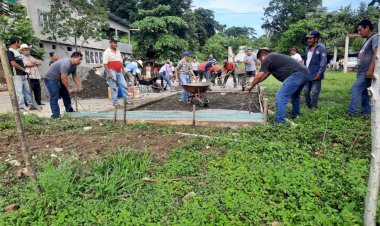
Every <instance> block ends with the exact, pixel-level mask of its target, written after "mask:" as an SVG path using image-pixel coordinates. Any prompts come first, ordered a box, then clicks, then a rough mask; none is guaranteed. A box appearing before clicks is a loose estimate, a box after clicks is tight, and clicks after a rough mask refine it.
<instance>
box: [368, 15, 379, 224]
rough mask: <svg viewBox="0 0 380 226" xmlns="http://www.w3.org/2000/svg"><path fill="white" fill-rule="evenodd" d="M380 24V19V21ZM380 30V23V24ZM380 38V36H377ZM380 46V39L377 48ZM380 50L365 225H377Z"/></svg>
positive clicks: (373, 91)
mask: <svg viewBox="0 0 380 226" xmlns="http://www.w3.org/2000/svg"><path fill="white" fill-rule="evenodd" d="M379 22H380V19H379ZM378 26H379V28H380V23H379V25H378ZM375 35H377V36H378V37H379V34H375ZM379 45H380V37H379V40H378V44H377V46H378V47H379ZM379 57H380V48H377V53H376V66H375V73H374V78H373V79H372V84H371V87H370V88H369V90H370V92H369V94H370V96H371V111H372V112H371V120H372V124H371V127H372V152H371V167H370V170H369V178H368V185H367V196H366V199H365V212H364V225H366V226H372V225H376V211H377V202H378V197H379V185H380V59H379Z"/></svg>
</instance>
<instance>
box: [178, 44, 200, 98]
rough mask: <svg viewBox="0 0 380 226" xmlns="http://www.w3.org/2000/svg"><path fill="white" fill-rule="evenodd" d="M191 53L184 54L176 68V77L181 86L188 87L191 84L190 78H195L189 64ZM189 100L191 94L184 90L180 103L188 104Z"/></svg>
mask: <svg viewBox="0 0 380 226" xmlns="http://www.w3.org/2000/svg"><path fill="white" fill-rule="evenodd" d="M189 58H190V53H189V52H188V51H185V52H183V53H182V60H180V61H179V62H178V64H177V67H176V68H175V77H176V79H177V81H179V84H180V85H187V84H189V83H190V76H194V77H195V75H194V72H193V70H192V68H191V62H189ZM188 100H189V94H188V93H187V91H186V90H183V92H182V95H181V98H180V99H179V101H181V102H187V101H188Z"/></svg>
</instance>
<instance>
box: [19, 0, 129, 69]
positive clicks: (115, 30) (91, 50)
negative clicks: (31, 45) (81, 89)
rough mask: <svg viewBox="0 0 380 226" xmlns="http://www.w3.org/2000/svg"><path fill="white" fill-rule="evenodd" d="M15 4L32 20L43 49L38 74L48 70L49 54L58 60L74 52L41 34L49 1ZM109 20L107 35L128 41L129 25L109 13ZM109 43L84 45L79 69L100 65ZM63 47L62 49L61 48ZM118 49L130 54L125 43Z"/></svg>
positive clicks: (68, 45)
mask: <svg viewBox="0 0 380 226" xmlns="http://www.w3.org/2000/svg"><path fill="white" fill-rule="evenodd" d="M17 3H19V4H22V5H23V6H24V7H25V8H26V10H27V13H28V16H29V17H30V19H31V20H32V26H33V30H34V32H35V35H36V36H37V37H38V38H39V39H40V40H41V43H40V47H41V48H44V49H45V57H44V59H45V61H44V63H43V65H42V66H41V67H40V72H41V73H42V74H44V73H45V72H46V70H47V69H48V67H49V66H48V65H49V61H50V57H49V52H57V53H58V55H59V56H60V58H64V57H67V55H71V53H72V52H73V51H75V49H74V47H73V46H72V43H71V42H68V41H59V43H58V44H59V46H57V45H56V43H55V42H53V41H50V40H48V38H47V36H46V35H42V34H41V32H42V30H43V27H44V18H43V12H47V11H49V10H50V5H51V1H49V0H17ZM108 18H109V25H110V26H109V27H110V29H109V31H108V35H109V36H112V37H115V38H118V36H119V35H120V34H121V33H123V34H125V35H128V37H129V38H128V40H130V30H129V24H128V22H127V21H126V20H123V19H121V18H119V17H117V16H115V15H113V14H111V13H109V14H108ZM108 46H109V41H108V40H101V41H93V40H90V41H89V42H88V43H85V44H84V46H83V48H82V53H83V55H84V57H83V61H82V64H81V67H88V68H92V67H93V66H94V65H100V64H101V63H102V53H103V51H104V50H105V49H106V48H108ZM62 47H63V48H62ZM118 48H119V49H120V51H121V53H122V54H129V55H130V54H132V46H131V45H130V43H129V44H125V43H119V45H118Z"/></svg>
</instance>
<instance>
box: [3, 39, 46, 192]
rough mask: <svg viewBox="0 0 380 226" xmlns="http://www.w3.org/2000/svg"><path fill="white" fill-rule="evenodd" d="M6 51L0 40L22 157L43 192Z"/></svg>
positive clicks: (38, 189)
mask: <svg viewBox="0 0 380 226" xmlns="http://www.w3.org/2000/svg"><path fill="white" fill-rule="evenodd" d="M5 53H6V48H5V45H4V42H3V41H2V40H0V60H1V65H2V66H3V70H4V75H5V79H6V81H7V86H8V91H9V96H10V98H11V103H12V109H13V115H14V117H15V121H16V130H17V135H18V138H19V141H20V143H21V153H22V157H23V159H24V162H25V166H26V168H27V169H28V172H29V174H30V177H31V178H32V179H33V180H35V181H36V182H37V192H38V193H42V192H43V188H42V187H41V186H40V185H39V183H38V179H37V176H36V172H35V168H34V166H33V163H32V158H31V156H30V153H29V150H28V146H27V144H26V139H25V133H24V127H23V124H22V121H21V116H20V109H19V107H18V101H17V96H16V91H15V87H14V84H13V76H12V73H11V68H10V66H9V63H8V62H9V60H8V57H7V55H6V54H5Z"/></svg>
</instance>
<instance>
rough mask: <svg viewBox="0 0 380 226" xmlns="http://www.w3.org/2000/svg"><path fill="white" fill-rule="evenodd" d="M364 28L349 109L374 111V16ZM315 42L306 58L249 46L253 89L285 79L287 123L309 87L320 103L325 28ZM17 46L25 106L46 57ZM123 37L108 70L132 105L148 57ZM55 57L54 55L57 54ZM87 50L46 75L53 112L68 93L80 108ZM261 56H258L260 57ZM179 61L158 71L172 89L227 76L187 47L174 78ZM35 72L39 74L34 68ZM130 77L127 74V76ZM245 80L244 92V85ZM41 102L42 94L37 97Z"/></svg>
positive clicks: (311, 104)
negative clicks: (126, 47)
mask: <svg viewBox="0 0 380 226" xmlns="http://www.w3.org/2000/svg"><path fill="white" fill-rule="evenodd" d="M357 30H358V33H359V34H360V36H361V37H363V38H366V41H365V43H364V44H363V45H362V47H361V49H360V52H359V56H358V59H359V66H358V72H357V80H356V82H355V83H354V85H353V86H352V88H351V95H352V100H351V103H350V105H349V108H348V114H349V115H350V116H355V115H357V114H358V107H359V104H360V102H361V113H362V114H370V113H371V108H370V104H369V96H368V92H367V88H368V87H369V86H370V85H371V78H372V76H373V73H374V66H375V59H376V50H377V42H378V36H377V34H376V33H375V32H374V31H373V25H372V23H371V22H370V21H369V20H363V21H361V22H360V23H359V24H358V26H357ZM307 39H308V43H309V46H308V47H307V48H306V51H305V56H306V58H305V60H304V59H302V57H300V56H299V55H298V54H297V53H296V49H293V48H292V49H291V56H288V55H284V54H280V53H276V52H272V51H271V50H270V49H269V48H261V49H259V50H258V52H257V54H253V52H252V49H251V48H248V49H247V53H246V56H245V58H244V61H243V62H244V64H245V71H246V73H245V76H244V78H246V79H247V80H248V81H247V82H248V84H249V86H248V88H247V90H248V91H251V90H252V89H253V88H254V87H255V86H256V85H257V84H258V83H260V82H262V81H264V80H265V79H266V78H267V77H268V76H269V75H270V74H272V75H273V76H274V77H275V78H276V79H278V80H279V81H281V82H282V83H283V85H282V87H281V88H280V89H279V90H278V92H277V94H276V97H275V102H276V123H278V124H282V123H285V115H286V104H287V102H288V101H289V100H290V99H291V101H292V105H293V106H292V111H291V117H292V118H296V117H297V116H298V115H299V114H300V93H301V92H302V90H303V91H304V95H305V98H306V106H307V107H308V108H312V109H315V108H317V107H318V99H319V94H320V91H321V81H322V79H323V78H324V73H325V70H326V64H327V50H326V47H325V46H324V45H323V44H321V43H320V42H319V40H320V33H319V32H318V31H315V30H313V31H311V32H310V33H309V34H308V35H307ZM10 41H11V46H10V48H9V51H8V57H9V61H10V63H11V65H12V66H13V68H14V71H15V72H14V75H15V76H14V83H15V87H16V92H17V97H18V98H19V99H18V100H19V103H20V105H19V106H20V107H21V108H23V107H24V105H23V103H24V102H23V101H24V98H25V100H26V102H27V103H31V100H30V96H23V95H22V94H23V87H26V86H28V87H29V84H27V83H26V82H25V75H26V74H32V73H31V72H30V68H33V67H37V66H38V65H39V64H41V62H40V61H38V60H35V59H34V58H31V57H29V54H28V52H27V51H25V53H24V56H20V53H19V50H21V51H23V50H24V49H26V50H29V47H27V46H24V48H20V43H21V41H20V40H19V39H18V38H16V37H12V38H11V40H10ZM117 44H118V41H117V40H116V39H113V38H112V39H111V40H110V46H109V48H107V49H106V50H105V51H104V53H103V66H104V68H105V72H104V74H105V75H106V76H107V82H108V84H109V86H110V91H111V96H112V103H113V105H114V106H115V107H116V106H117V105H118V100H117V94H116V87H119V88H120V87H121V89H122V93H123V96H124V97H125V101H126V104H132V102H131V101H130V98H129V96H128V90H127V87H128V86H129V85H130V84H133V83H135V84H136V77H137V78H138V76H140V74H141V70H140V68H142V67H143V65H142V61H141V60H139V61H129V59H128V56H127V55H126V56H125V58H124V59H123V57H122V55H121V53H120V51H119V50H118V48H117ZM51 57H52V59H53V58H55V57H56V56H54V54H53V55H52V56H51ZM82 58H83V55H82V54H81V53H80V52H74V53H72V55H71V57H70V58H65V59H60V60H58V59H56V60H55V61H53V62H51V64H50V68H49V69H48V71H47V72H46V74H45V78H44V82H45V84H46V87H47V89H48V91H49V95H50V107H51V111H52V117H53V118H58V117H60V109H59V105H58V99H59V98H62V99H63V103H64V106H65V109H66V111H67V112H72V111H74V110H73V108H72V102H71V95H70V94H71V93H73V92H74V89H73V88H72V87H71V85H70V83H69V82H68V76H70V75H71V76H72V79H73V81H74V83H75V85H76V88H77V91H81V90H82V87H81V83H80V82H79V79H78V76H77V66H78V65H79V64H80V63H81V61H82ZM257 60H258V61H257ZM258 62H260V63H261V66H260V70H259V71H258V72H257V73H256V63H258ZM172 67H173V63H172V62H170V61H169V60H168V61H167V62H166V63H165V64H164V65H163V66H162V67H161V68H160V70H159V72H158V74H159V77H160V78H161V80H162V81H166V83H167V84H168V85H169V87H170V90H174V89H173V84H174V80H176V81H178V82H179V84H180V85H186V84H189V83H190V82H191V78H192V77H193V78H197V79H196V81H198V82H202V81H203V78H205V79H206V81H207V82H209V81H212V82H213V81H215V79H216V78H221V75H222V68H220V67H219V66H218V64H217V62H216V60H215V59H214V57H213V56H212V55H210V57H209V59H208V61H206V62H203V63H199V62H197V60H196V59H195V58H193V60H192V61H190V53H189V52H188V51H185V52H183V54H182V59H181V60H180V61H179V62H178V63H177V64H176V66H175V70H174V74H173V75H174V77H172V78H171V77H170V76H169V75H171V74H172V73H173V71H172ZM223 70H224V75H225V76H224V81H223V83H222V84H221V87H223V88H225V87H226V83H227V80H228V78H229V76H232V77H233V84H234V88H236V87H237V79H236V64H235V63H234V62H232V61H231V62H230V61H227V60H224V61H223ZM34 74H35V73H34ZM126 78H127V79H126ZM245 83H246V81H244V82H243V85H242V86H243V91H244V84H245ZM188 98H189V95H188V93H187V92H186V91H185V90H184V91H183V92H182V95H181V97H180V101H182V102H187V101H188ZM37 100H38V101H40V96H39V97H38V98H37Z"/></svg>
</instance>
